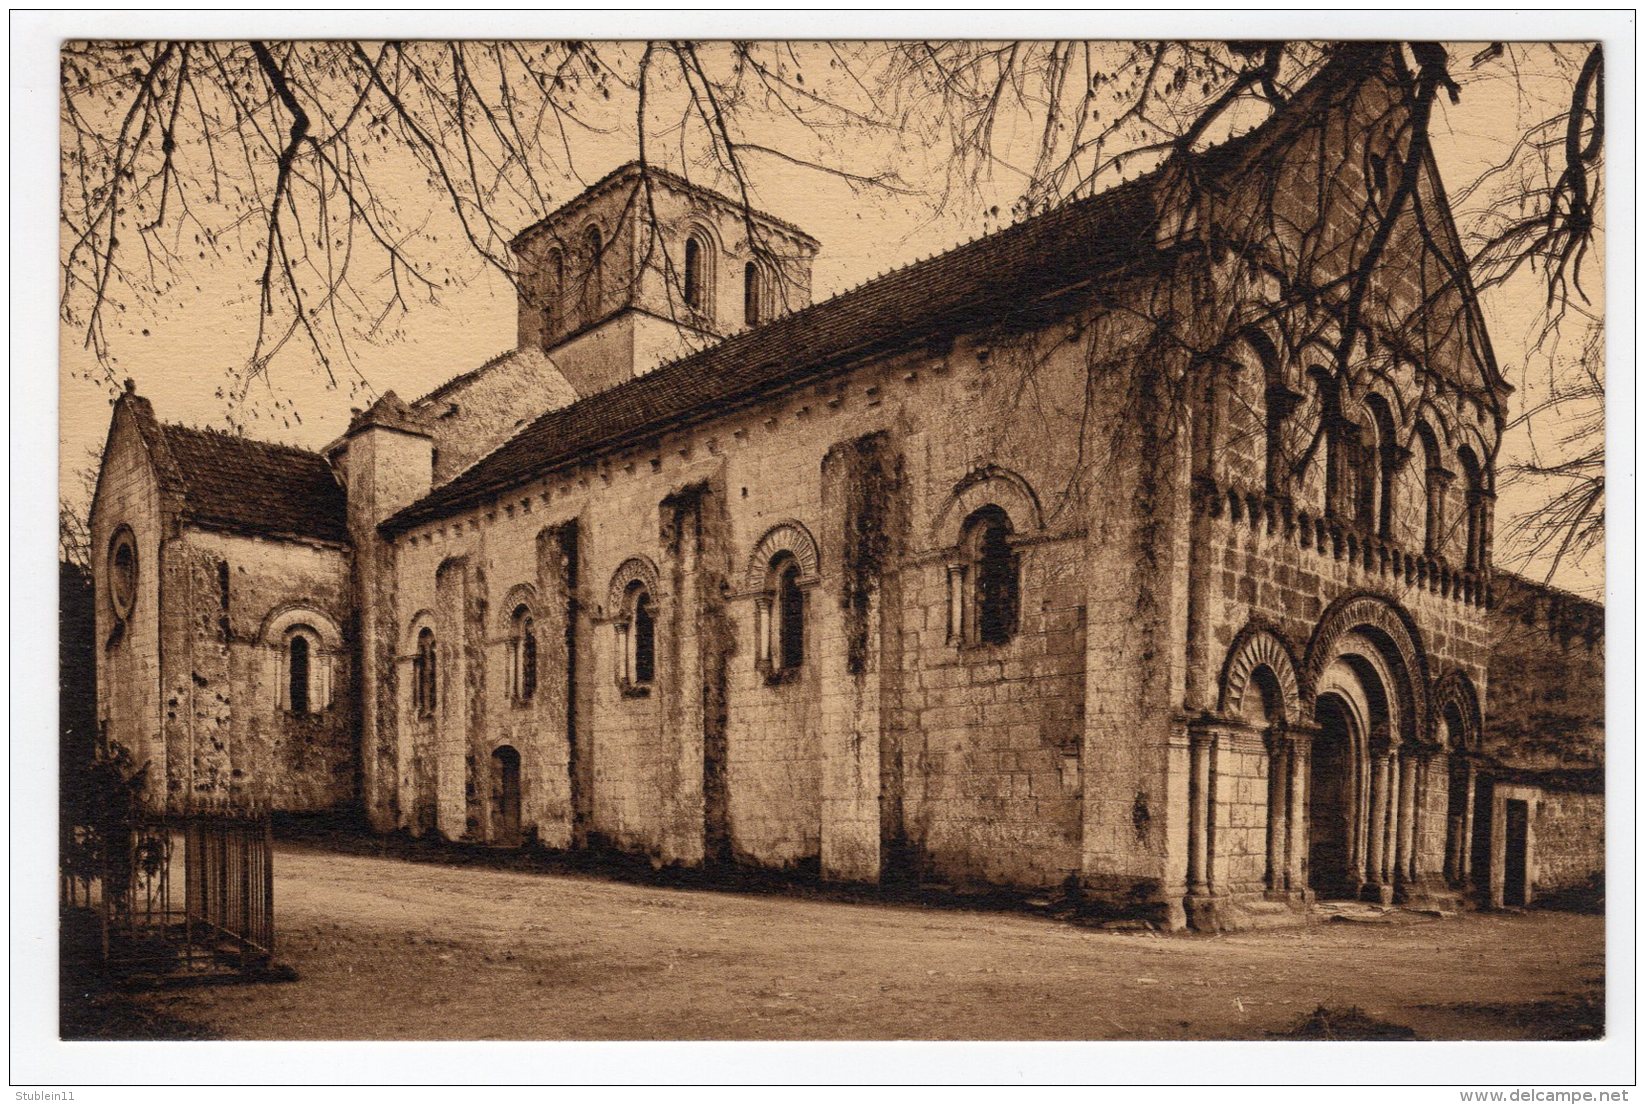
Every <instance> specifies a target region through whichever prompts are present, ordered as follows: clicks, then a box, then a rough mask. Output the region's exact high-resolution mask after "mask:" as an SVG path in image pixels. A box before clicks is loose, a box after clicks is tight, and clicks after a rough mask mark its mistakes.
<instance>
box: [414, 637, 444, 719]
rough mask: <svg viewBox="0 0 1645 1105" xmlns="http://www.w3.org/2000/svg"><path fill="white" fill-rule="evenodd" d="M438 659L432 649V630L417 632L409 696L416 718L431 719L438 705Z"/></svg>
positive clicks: (433, 648)
mask: <svg viewBox="0 0 1645 1105" xmlns="http://www.w3.org/2000/svg"><path fill="white" fill-rule="evenodd" d="M438 665H439V659H438V653H437V652H436V650H435V647H434V630H432V629H430V628H428V627H427V626H424V627H423V628H422V629H420V630H418V631H417V652H416V654H415V655H414V656H413V657H412V659H411V695H412V704H413V705H414V706H415V707H416V710H417V716H418V717H432V716H433V714H434V707H435V706H436V705H438V702H437V698H438V690H437V688H438V686H439V670H438Z"/></svg>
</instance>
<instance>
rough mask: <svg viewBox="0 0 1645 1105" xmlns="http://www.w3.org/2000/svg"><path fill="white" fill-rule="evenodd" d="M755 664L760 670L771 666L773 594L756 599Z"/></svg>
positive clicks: (765, 669)
mask: <svg viewBox="0 0 1645 1105" xmlns="http://www.w3.org/2000/svg"><path fill="white" fill-rule="evenodd" d="M754 665H755V667H757V668H758V669H759V670H760V671H762V672H763V671H767V670H769V669H770V667H771V596H770V595H759V596H756V597H755V599H754Z"/></svg>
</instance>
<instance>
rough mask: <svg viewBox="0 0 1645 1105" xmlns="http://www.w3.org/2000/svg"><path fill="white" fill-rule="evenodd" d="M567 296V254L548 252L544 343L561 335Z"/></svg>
mask: <svg viewBox="0 0 1645 1105" xmlns="http://www.w3.org/2000/svg"><path fill="white" fill-rule="evenodd" d="M564 296H565V253H564V252H562V251H561V250H559V249H551V250H549V251H548V257H547V258H546V259H545V260H544V261H543V343H544V344H545V345H546V344H549V343H551V342H553V341H554V339H555V338H556V337H557V336H558V335H559V330H560V327H561V326H562V325H563V322H564V320H563V319H562V317H561V315H562V311H563V307H562V302H563V297H564Z"/></svg>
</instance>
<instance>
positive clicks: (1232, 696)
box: [1217, 625, 1302, 723]
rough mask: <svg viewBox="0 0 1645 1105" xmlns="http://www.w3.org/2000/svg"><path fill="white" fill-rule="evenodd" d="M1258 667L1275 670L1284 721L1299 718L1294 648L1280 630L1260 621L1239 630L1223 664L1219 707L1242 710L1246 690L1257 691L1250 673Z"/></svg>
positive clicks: (1221, 708) (1227, 711) (1274, 675)
mask: <svg viewBox="0 0 1645 1105" xmlns="http://www.w3.org/2000/svg"><path fill="white" fill-rule="evenodd" d="M1259 668H1267V669H1268V670H1269V671H1270V672H1272V673H1273V677H1274V681H1275V683H1277V684H1278V685H1279V692H1280V708H1281V710H1282V711H1283V713H1284V718H1285V721H1286V722H1287V723H1295V722H1297V721H1298V720H1299V719H1300V717H1301V709H1302V698H1301V695H1300V694H1299V692H1298V689H1297V669H1296V664H1295V663H1294V662H1293V661H1292V659H1291V650H1290V649H1289V648H1287V647H1286V645H1285V642H1284V641H1283V640H1282V639H1281V638H1280V637H1279V635H1278V634H1277V633H1275V632H1274V631H1273V630H1272V629H1269V628H1267V627H1266V626H1260V625H1249V626H1246V627H1245V628H1244V629H1242V630H1240V634H1239V636H1238V637H1236V638H1234V643H1233V645H1232V646H1230V647H1229V649H1228V659H1227V660H1226V661H1224V662H1223V665H1222V693H1221V695H1220V697H1219V699H1218V702H1217V706H1218V709H1219V710H1221V711H1222V712H1224V713H1233V714H1238V713H1243V712H1244V704H1245V695H1246V692H1247V691H1252V693H1257V692H1255V691H1254V690H1252V688H1251V677H1252V675H1254V674H1255V673H1256V671H1257V670H1258V669H1259Z"/></svg>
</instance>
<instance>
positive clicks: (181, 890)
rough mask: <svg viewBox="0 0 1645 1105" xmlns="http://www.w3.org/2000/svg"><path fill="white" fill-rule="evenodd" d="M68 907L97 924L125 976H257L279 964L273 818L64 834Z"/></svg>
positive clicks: (198, 818) (212, 817)
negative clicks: (275, 941)
mask: <svg viewBox="0 0 1645 1105" xmlns="http://www.w3.org/2000/svg"><path fill="white" fill-rule="evenodd" d="M64 849H65V850H64V855H63V871H62V893H63V906H64V907H65V910H67V911H69V912H70V913H77V914H79V915H82V916H84V915H85V914H86V913H88V912H89V913H90V914H92V915H94V916H95V917H96V919H97V922H98V928H99V929H100V935H101V946H102V957H103V960H104V961H105V962H106V963H108V964H109V965H110V966H111V967H112V968H115V969H117V970H121V971H124V972H138V973H144V974H156V975H176V974H201V973H216V972H224V971H229V972H234V971H239V972H251V971H256V970H260V969H263V968H267V967H269V966H271V965H272V963H273V960H274V839H273V831H272V828H271V825H270V821H269V818H268V815H267V814H260V815H256V814H222V813H210V814H182V815H168V816H164V817H154V816H144V817H139V818H137V819H135V820H134V821H132V822H129V823H128V824H127V825H125V826H122V827H119V828H118V829H115V830H112V831H111V830H110V829H109V828H108V827H101V828H100V827H98V826H71V827H70V828H69V829H68V830H66V831H65V834H64Z"/></svg>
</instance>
